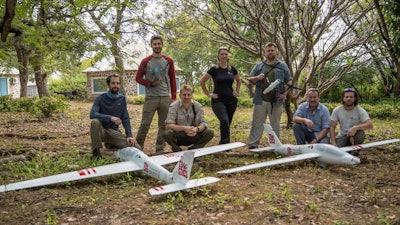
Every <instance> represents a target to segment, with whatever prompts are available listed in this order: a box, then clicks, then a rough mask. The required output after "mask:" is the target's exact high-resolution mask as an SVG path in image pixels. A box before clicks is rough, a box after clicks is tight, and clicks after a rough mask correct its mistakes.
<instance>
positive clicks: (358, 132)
mask: <svg viewBox="0 0 400 225" xmlns="http://www.w3.org/2000/svg"><path fill="white" fill-rule="evenodd" d="M338 123H339V124H340V127H339V133H338V135H337V136H335V129H336V125H337V124H338ZM372 128H373V125H372V122H371V119H370V117H369V115H368V113H367V111H365V109H363V108H362V107H361V106H358V95H357V92H356V90H355V89H354V88H345V89H344V91H343V92H342V105H341V106H338V107H336V108H335V109H333V111H332V115H331V124H330V136H331V144H332V145H336V146H338V147H344V146H350V145H358V144H362V143H363V142H364V139H365V130H370V129H372Z"/></svg>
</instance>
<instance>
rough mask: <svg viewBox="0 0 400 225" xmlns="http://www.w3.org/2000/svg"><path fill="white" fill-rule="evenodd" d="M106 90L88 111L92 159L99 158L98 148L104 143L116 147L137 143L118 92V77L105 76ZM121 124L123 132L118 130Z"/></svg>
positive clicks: (123, 102) (125, 104) (124, 104)
mask: <svg viewBox="0 0 400 225" xmlns="http://www.w3.org/2000/svg"><path fill="white" fill-rule="evenodd" d="M106 81H107V86H108V91H107V92H106V93H103V94H101V95H99V96H97V97H96V99H95V100H94V102H93V106H92V109H91V111H90V119H91V120H92V121H91V124H90V138H91V141H92V154H93V158H94V159H99V158H101V157H102V156H101V152H100V149H101V148H102V146H103V142H105V144H111V145H113V146H115V147H116V148H125V147H129V146H135V147H138V148H140V146H138V145H137V143H136V140H135V139H134V138H133V137H132V130H131V122H130V119H129V113H128V110H127V103H126V99H125V97H124V96H123V95H120V94H119V90H120V88H121V81H120V77H119V76H118V75H116V74H111V75H109V76H108V77H107V79H106ZM120 124H122V125H123V127H124V129H125V134H122V133H121V131H120V130H119V125H120Z"/></svg>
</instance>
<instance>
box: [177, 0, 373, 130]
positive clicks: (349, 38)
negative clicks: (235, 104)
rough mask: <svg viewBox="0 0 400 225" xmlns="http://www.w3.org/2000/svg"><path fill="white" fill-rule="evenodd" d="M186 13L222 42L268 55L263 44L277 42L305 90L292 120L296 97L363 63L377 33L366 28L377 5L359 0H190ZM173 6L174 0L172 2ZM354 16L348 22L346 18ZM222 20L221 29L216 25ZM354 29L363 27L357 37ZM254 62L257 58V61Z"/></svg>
mask: <svg viewBox="0 0 400 225" xmlns="http://www.w3.org/2000/svg"><path fill="white" fill-rule="evenodd" d="M183 2H184V6H185V7H186V11H190V10H191V12H193V13H191V16H193V18H195V19H196V20H197V21H198V22H199V23H200V24H201V25H202V26H203V27H205V28H206V29H207V30H208V31H209V32H210V33H212V35H213V36H215V37H217V38H218V39H219V40H225V41H226V42H228V43H230V44H231V45H232V46H234V47H235V48H240V49H243V50H245V51H247V52H248V53H250V54H251V55H253V56H255V57H258V60H259V59H260V58H262V55H263V52H262V50H263V45H264V44H265V43H266V42H268V41H273V42H275V43H277V46H278V50H279V52H280V55H279V56H280V58H281V59H283V60H284V61H285V62H287V64H288V66H289V69H290V71H291V73H292V75H293V81H294V85H296V86H300V87H301V88H302V91H293V92H292V93H293V95H292V96H289V101H287V102H286V105H285V108H286V112H287V113H288V118H289V121H288V122H289V123H291V118H292V110H291V109H290V102H291V101H290V100H292V99H291V97H293V102H295V103H298V102H299V101H301V100H302V98H303V96H304V93H305V91H306V89H307V88H308V87H310V86H314V87H318V88H319V89H320V90H321V92H325V91H326V90H328V89H329V88H330V87H331V86H332V85H333V84H334V83H335V82H336V81H337V80H339V79H340V78H341V77H343V76H345V75H346V74H347V73H348V72H349V71H350V70H351V69H355V68H356V66H357V65H359V64H361V63H363V62H362V61H363V60H364V59H363V56H364V55H365V54H366V51H365V50H364V49H360V46H362V44H363V43H365V42H367V41H368V40H369V38H370V37H371V36H372V34H374V31H375V28H376V26H374V25H373V24H372V26H370V27H362V26H361V25H362V24H363V20H364V19H365V17H366V15H367V13H368V12H369V11H371V10H372V9H373V7H374V5H373V4H370V5H364V4H361V3H360V2H358V1H353V0H341V1H328V0H322V1H299V0H276V1H261V0H251V1H244V0H209V1H206V0H204V1H198V0H196V1H194V0H184V1H183ZM171 4H172V3H171ZM343 15H346V18H351V21H352V22H351V23H350V24H346V23H344V22H343V19H342V16H343ZM213 24H217V26H218V28H219V29H213V28H214V26H213ZM352 29H362V32H360V34H362V36H356V35H354V33H353V32H352ZM339 60H341V63H340V65H342V66H341V67H340V68H338V69H337V70H336V71H334V73H332V74H331V75H330V77H326V76H324V74H323V73H320V72H318V71H323V69H324V67H325V66H326V65H327V64H329V62H332V61H339ZM253 63H254V62H253Z"/></svg>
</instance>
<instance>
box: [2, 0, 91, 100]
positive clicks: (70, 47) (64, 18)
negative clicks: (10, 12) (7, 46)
mask: <svg viewBox="0 0 400 225" xmlns="http://www.w3.org/2000/svg"><path fill="white" fill-rule="evenodd" d="M69 6H71V5H70V4H69V3H67V2H64V1H63V0H59V1H47V0H41V1H28V2H25V3H24V4H22V5H17V6H16V8H15V17H14V18H13V23H12V24H11V29H9V31H10V33H11V34H13V35H12V36H10V35H8V37H7V38H8V39H13V40H12V41H9V42H8V43H13V45H14V48H15V52H16V54H14V56H16V57H17V59H18V62H19V66H18V68H19V70H20V81H21V97H22V96H26V85H27V81H28V75H29V69H28V66H29V65H30V66H31V68H32V70H33V72H34V75H35V81H36V84H37V87H38V92H39V96H40V97H42V96H49V95H50V93H49V92H48V89H47V74H48V73H47V71H51V72H52V71H53V70H51V69H50V68H52V67H54V66H53V64H54V62H58V63H57V64H59V65H60V64H61V63H59V62H60V61H62V62H63V64H64V65H65V66H67V65H71V64H70V63H75V62H76V59H79V58H80V57H81V55H82V54H83V50H84V49H85V48H83V47H82V46H84V45H86V44H85V43H87V42H88V41H90V39H87V36H84V35H81V33H84V32H79V31H82V29H81V28H82V26H81V24H79V23H77V21H78V20H77V18H76V17H75V16H76V15H75V14H74V12H73V11H72V10H71V8H69ZM78 13H79V12H78ZM83 30H84V29H83ZM66 55H69V59H70V60H65V58H66ZM67 58H68V57H67ZM50 59H51V60H50Z"/></svg>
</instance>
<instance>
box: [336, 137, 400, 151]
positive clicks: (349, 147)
mask: <svg viewBox="0 0 400 225" xmlns="http://www.w3.org/2000/svg"><path fill="white" fill-rule="evenodd" d="M399 141H400V139H391V140H386V141H377V142H371V143H366V144H361V145H353V146H348V147H341V148H340V149H341V150H343V151H345V152H350V151H354V150H359V149H363V148H371V147H375V146H379V145H386V144H391V143H394V142H399Z"/></svg>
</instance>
